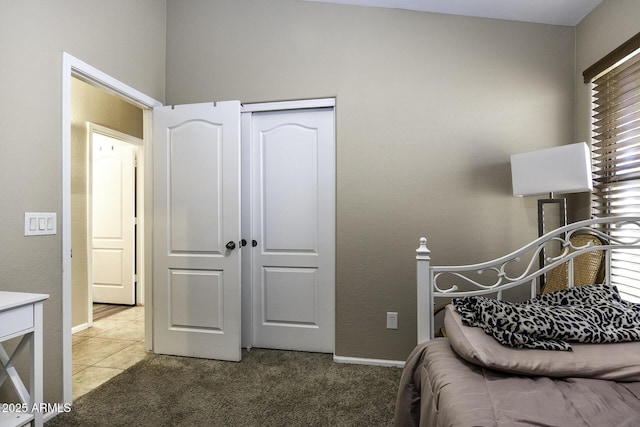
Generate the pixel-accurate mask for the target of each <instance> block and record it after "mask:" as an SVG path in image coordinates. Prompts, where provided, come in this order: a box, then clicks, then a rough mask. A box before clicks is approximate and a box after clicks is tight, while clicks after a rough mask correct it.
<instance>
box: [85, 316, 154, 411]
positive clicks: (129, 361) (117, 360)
mask: <svg viewBox="0 0 640 427" xmlns="http://www.w3.org/2000/svg"><path fill="white" fill-rule="evenodd" d="M145 355H146V352H145V350H144V307H143V306H136V307H131V308H128V309H126V310H124V311H121V312H119V313H116V314H113V315H111V316H109V317H104V318H101V319H99V320H96V321H94V322H93V327H91V328H89V329H85V330H84V331H80V332H77V333H75V334H73V400H76V399H77V398H79V397H80V396H82V395H84V394H85V393H87V392H89V391H91V390H93V389H94V388H96V387H98V386H99V385H101V384H103V383H105V382H106V381H108V380H109V379H111V378H113V377H114V376H116V375H118V374H119V373H121V372H123V371H124V370H125V369H127V368H128V367H130V366H132V365H134V364H136V363H137V362H139V361H141V360H142V359H144V357H145Z"/></svg>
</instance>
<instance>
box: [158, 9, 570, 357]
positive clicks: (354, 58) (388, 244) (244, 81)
mask: <svg viewBox="0 0 640 427" xmlns="http://www.w3.org/2000/svg"><path fill="white" fill-rule="evenodd" d="M574 41H575V40H574V28H573V27H562V26H549V25H538V24H527V23H521V22H507V21H501V20H490V19H478V18H467V17H456V16H449V15H438V14H427V13H417V12H408V11H400V10H390V9H379V8H362V7H353V6H344V5H331V4H319V3H306V2H300V1H294V0H271V1H268V2H267V1H263V0H236V1H233V2H231V1H210V0H206V1H205V0H194V1H189V2H184V1H179V0H168V1H167V70H166V72H167V86H166V100H167V103H171V104H179V103H192V102H204V101H211V100H227V99H239V100H241V101H242V102H254V101H271V100H286V99H300V98H315V97H325V96H336V97H337V107H336V112H337V264H336V267H337V278H336V311H337V312H336V320H337V326H336V354H338V355H339V356H353V357H364V358H378V359H392V360H402V359H405V358H406V356H407V354H408V352H409V351H410V350H411V349H412V347H413V346H414V345H415V334H416V327H415V315H416V310H415V283H414V282H415V264H414V255H415V252H414V251H415V249H416V247H417V245H418V239H419V237H420V236H423V235H426V236H427V237H428V239H429V247H430V249H431V250H432V254H433V260H434V262H436V263H440V264H442V263H460V262H473V261H482V260H488V259H490V258H493V257H495V256H498V255H502V254H504V253H505V252H506V251H511V250H513V249H515V248H517V247H518V246H519V245H521V244H522V243H524V242H526V241H528V240H530V239H532V238H533V237H535V236H536V233H537V231H536V223H537V217H536V201H535V199H534V198H530V199H531V200H529V199H521V198H516V197H513V196H512V195H511V181H510V180H511V175H510V168H509V157H510V155H511V154H513V153H517V152H522V151H528V150H533V149H539V148H545V147H549V146H555V145H560V144H566V143H571V142H574V139H573V130H574V127H573V103H574V74H575V73H574ZM386 311H397V312H398V313H399V329H398V330H397V331H390V330H387V329H386V328H385V321H386V317H385V312H386Z"/></svg>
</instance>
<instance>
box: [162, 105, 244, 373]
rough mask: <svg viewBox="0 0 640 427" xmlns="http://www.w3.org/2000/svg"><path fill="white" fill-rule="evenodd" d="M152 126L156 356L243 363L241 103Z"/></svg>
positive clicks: (168, 116)
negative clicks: (160, 354) (158, 354)
mask: <svg viewBox="0 0 640 427" xmlns="http://www.w3.org/2000/svg"><path fill="white" fill-rule="evenodd" d="M153 120H154V131H153V157H154V161H153V168H154V172H153V173H154V179H153V183H154V184H153V186H154V200H153V203H154V209H153V213H154V220H153V237H154V242H153V244H154V246H153V261H154V266H153V346H154V352H156V353H163V354H172V355H182V356H191V357H202V358H211V359H225V360H236V361H237V360H240V358H241V351H240V343H241V341H240V338H241V337H240V336H241V313H240V295H241V291H240V250H239V248H238V246H239V245H240V242H239V240H240V103H239V102H238V101H228V102H218V103H213V102H212V103H207V104H191V105H176V106H168V107H160V108H156V109H154V118H153Z"/></svg>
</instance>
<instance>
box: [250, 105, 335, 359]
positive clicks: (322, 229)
mask: <svg viewBox="0 0 640 427" xmlns="http://www.w3.org/2000/svg"><path fill="white" fill-rule="evenodd" d="M251 122H252V125H251V126H252V129H251V162H252V165H251V173H252V176H253V178H252V209H251V210H252V218H253V219H252V235H253V237H252V239H254V240H256V241H257V246H256V247H254V248H253V250H252V263H253V278H252V282H253V316H252V317H253V345H254V346H256V347H264V348H280V349H287V350H301V351H317V352H325V353H331V352H333V350H334V333H335V331H334V329H335V327H334V324H335V315H334V312H335V309H334V293H335V291H334V289H335V283H334V282H335V133H334V111H333V108H321V109H305V110H291V111H274V112H264V113H253V114H252V119H251Z"/></svg>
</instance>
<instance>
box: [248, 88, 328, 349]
mask: <svg viewBox="0 0 640 427" xmlns="http://www.w3.org/2000/svg"><path fill="white" fill-rule="evenodd" d="M315 108H333V109H334V124H335V108H336V98H317V99H302V100H293V101H274V102H260V103H252V104H242V109H241V113H240V126H241V129H240V141H241V142H240V144H241V152H240V158H241V169H242V175H241V199H242V200H241V202H242V208H241V209H242V210H241V230H242V239H246V240H247V241H248V242H249V244H247V245H246V246H244V247H243V248H242V249H241V250H242V260H243V262H242V265H241V279H240V283H241V289H242V304H241V307H242V347H243V348H251V347H253V258H252V250H251V249H252V247H251V244H250V242H251V238H252V237H251V236H253V229H252V224H253V221H252V202H251V201H252V200H253V198H252V194H251V191H252V184H251V139H252V138H251V137H252V135H251V129H252V117H253V113H264V112H269V111H287V110H304V109H315ZM334 132H336V131H335V126H334ZM334 140H335V135H334ZM336 182H337V181H336ZM334 232H335V230H334ZM335 283H336V280H335V277H334V279H333V286H334V295H335ZM334 317H335V301H334ZM334 339H335V330H334ZM334 352H335V346H334Z"/></svg>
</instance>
